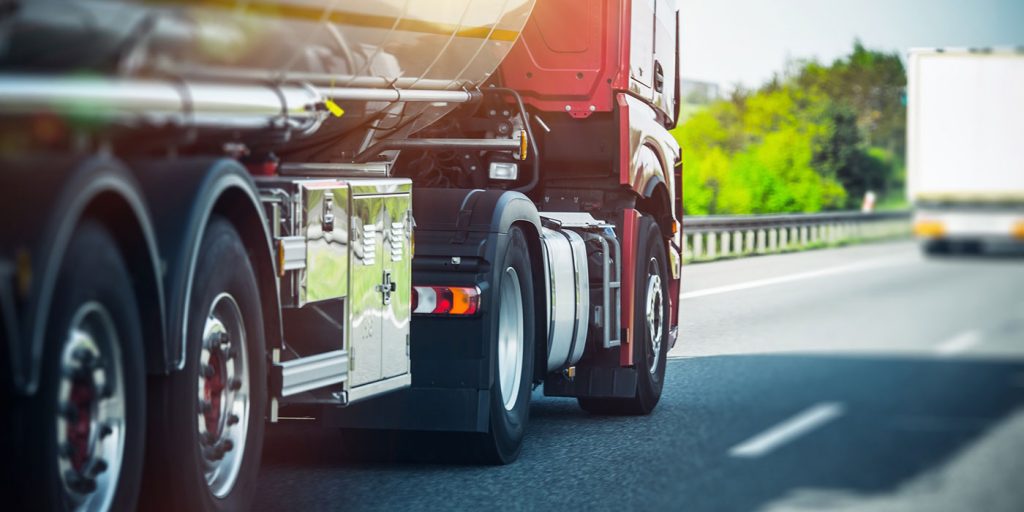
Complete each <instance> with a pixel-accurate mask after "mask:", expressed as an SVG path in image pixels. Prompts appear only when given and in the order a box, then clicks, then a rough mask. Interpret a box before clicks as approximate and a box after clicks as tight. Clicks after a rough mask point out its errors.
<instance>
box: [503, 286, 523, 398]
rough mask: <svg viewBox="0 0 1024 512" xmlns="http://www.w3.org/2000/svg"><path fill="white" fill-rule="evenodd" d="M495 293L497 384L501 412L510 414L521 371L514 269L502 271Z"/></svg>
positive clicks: (520, 297) (520, 317)
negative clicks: (497, 302)
mask: <svg viewBox="0 0 1024 512" xmlns="http://www.w3.org/2000/svg"><path fill="white" fill-rule="evenodd" d="M499 293H500V294H501V305H500V307H499V310H498V383H499V385H500V386H501V399H502V401H503V402H504V405H505V410H507V411H511V410H512V408H513V407H515V406H516V400H518V399H519V384H520V382H521V381H522V375H521V374H522V370H523V295H522V293H521V292H520V288H519V274H517V273H516V270H515V269H514V268H512V267H508V268H506V269H505V273H504V275H503V276H502V279H501V291H500V292H499Z"/></svg>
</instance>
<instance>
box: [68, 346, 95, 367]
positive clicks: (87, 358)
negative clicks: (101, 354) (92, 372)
mask: <svg viewBox="0 0 1024 512" xmlns="http://www.w3.org/2000/svg"><path fill="white" fill-rule="evenodd" d="M71 357H73V358H74V359H75V361H78V362H79V363H81V364H82V366H92V364H93V363H94V362H95V361H96V356H95V354H93V353H92V351H91V350H89V349H87V348H85V347H79V348H76V349H75V351H74V352H73V353H72V354H71Z"/></svg>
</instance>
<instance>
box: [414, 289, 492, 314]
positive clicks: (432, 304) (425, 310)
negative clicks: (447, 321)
mask: <svg viewBox="0 0 1024 512" xmlns="http://www.w3.org/2000/svg"><path fill="white" fill-rule="evenodd" d="M412 292H413V298H412V312H413V313H414V314H418V315H445V316H469V315H475V314H476V312H477V311H479V310H480V289H479V288H477V287H475V286H413V287H412Z"/></svg>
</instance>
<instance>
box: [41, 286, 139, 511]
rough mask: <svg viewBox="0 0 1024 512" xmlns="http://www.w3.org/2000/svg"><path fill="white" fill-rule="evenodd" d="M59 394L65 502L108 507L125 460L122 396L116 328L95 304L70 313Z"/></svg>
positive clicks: (60, 464) (59, 460)
mask: <svg viewBox="0 0 1024 512" xmlns="http://www.w3.org/2000/svg"><path fill="white" fill-rule="evenodd" d="M57 392H58V402H57V404H58V409H57V418H56V421H57V447H58V448H57V452H58V455H57V457H58V458H57V468H58V473H59V475H60V480H61V484H62V486H63V489H64V493H65V496H66V497H67V502H68V503H69V504H70V505H71V508H72V509H75V510H105V509H109V508H110V506H111V502H112V501H113V499H114V494H115V493H116V491H117V481H118V477H119V476H120V474H121V461H122V459H123V458H124V439H125V402H126V398H125V389H124V368H123V367H122V360H121V352H120V344H119V340H118V337H117V330H116V329H115V328H114V322H113V319H112V318H111V316H110V314H109V313H108V312H107V310H106V308H104V307H103V306H102V305H100V304H99V303H97V302H88V303H86V304H83V305H82V306H80V307H79V308H78V310H77V311H76V312H75V314H74V316H73V317H72V320H71V327H70V328H69V329H68V332H67V336H66V338H65V340H64V347H63V349H62V351H61V360H60V383H59V385H58V391H57Z"/></svg>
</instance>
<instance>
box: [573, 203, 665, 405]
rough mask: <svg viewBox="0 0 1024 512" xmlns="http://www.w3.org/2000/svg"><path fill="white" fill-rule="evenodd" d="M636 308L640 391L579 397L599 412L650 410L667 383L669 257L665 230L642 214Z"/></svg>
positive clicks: (635, 346) (635, 347)
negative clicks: (628, 395)
mask: <svg viewBox="0 0 1024 512" xmlns="http://www.w3.org/2000/svg"><path fill="white" fill-rule="evenodd" d="M637 235H638V236H637V253H636V254H637V258H636V262H637V265H636V270H635V272H636V278H635V281H633V282H634V283H635V286H634V299H633V300H634V304H635V305H636V306H635V307H634V310H633V311H634V312H633V362H634V364H635V368H636V374H637V376H636V379H637V382H636V395H635V396H633V397H632V398H625V399H623V398H585V397H581V398H580V399H579V403H580V407H582V408H583V409H584V410H585V411H587V412H592V413H595V414H650V412H651V411H653V410H654V407H655V406H657V405H658V400H659V399H660V398H661V390H662V387H663V386H664V383H665V360H666V359H667V356H668V332H669V311H670V310H671V309H670V304H669V298H668V265H667V261H668V258H667V257H666V255H665V244H664V243H663V242H662V238H661V231H660V230H659V229H658V225H657V224H655V222H654V220H653V219H652V218H650V217H641V218H640V225H639V229H638V230H637Z"/></svg>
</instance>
